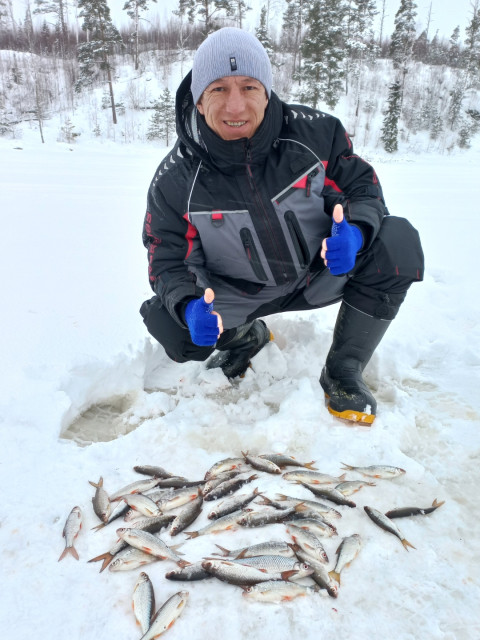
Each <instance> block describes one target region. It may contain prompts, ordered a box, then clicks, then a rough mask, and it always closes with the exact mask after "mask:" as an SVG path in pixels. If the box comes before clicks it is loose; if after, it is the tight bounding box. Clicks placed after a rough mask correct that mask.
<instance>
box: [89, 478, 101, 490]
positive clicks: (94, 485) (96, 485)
mask: <svg viewBox="0 0 480 640" xmlns="http://www.w3.org/2000/svg"><path fill="white" fill-rule="evenodd" d="M88 482H89V484H91V485H92V487H95V488H96V489H98V488H99V487H103V478H102V476H100V480H99V481H98V482H92V481H91V480H89V481H88Z"/></svg>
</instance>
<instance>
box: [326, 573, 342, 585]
mask: <svg viewBox="0 0 480 640" xmlns="http://www.w3.org/2000/svg"><path fill="white" fill-rule="evenodd" d="M328 575H329V576H330V577H331V578H333V580H335V582H338V584H340V574H339V573H338V571H335V570H332V571H329V572H328Z"/></svg>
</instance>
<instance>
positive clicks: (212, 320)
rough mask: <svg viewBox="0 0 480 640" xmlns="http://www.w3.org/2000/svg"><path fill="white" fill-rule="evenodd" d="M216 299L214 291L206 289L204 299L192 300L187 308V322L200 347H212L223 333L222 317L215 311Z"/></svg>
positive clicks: (195, 341) (192, 336) (193, 337)
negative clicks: (214, 302) (214, 303)
mask: <svg viewBox="0 0 480 640" xmlns="http://www.w3.org/2000/svg"><path fill="white" fill-rule="evenodd" d="M214 299H215V294H214V292H213V289H205V295H204V296H203V298H197V299H196V300H190V302H189V303H188V304H187V306H186V307H185V322H186V323H187V326H188V328H189V330H190V336H191V338H192V342H193V343H194V344H196V345H197V346H199V347H212V346H213V345H214V344H215V343H216V342H217V340H218V338H219V337H220V334H221V333H222V332H223V324H222V317H221V316H220V314H218V313H217V312H216V311H214V310H213V301H214Z"/></svg>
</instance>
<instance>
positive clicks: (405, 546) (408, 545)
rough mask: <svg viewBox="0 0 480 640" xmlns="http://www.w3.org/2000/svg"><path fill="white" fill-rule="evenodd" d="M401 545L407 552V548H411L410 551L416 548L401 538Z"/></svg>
mask: <svg viewBox="0 0 480 640" xmlns="http://www.w3.org/2000/svg"><path fill="white" fill-rule="evenodd" d="M402 544H403V546H404V548H405V549H406V550H407V551H408V547H411V548H412V549H415V550H416V547H414V546H413V544H412V543H411V542H409V541H408V540H406V539H405V538H402Z"/></svg>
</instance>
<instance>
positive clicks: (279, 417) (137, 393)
mask: <svg viewBox="0 0 480 640" xmlns="http://www.w3.org/2000/svg"><path fill="white" fill-rule="evenodd" d="M18 147H20V148H18ZM164 153H165V149H163V148H158V149H157V148H154V147H152V146H130V147H127V146H123V145H114V144H108V143H105V144H100V143H99V144H97V145H95V144H94V143H88V144H87V145H85V146H80V145H79V146H68V145H63V144H55V143H53V144H50V145H44V146H42V145H40V144H39V143H38V142H37V141H36V140H33V139H28V138H27V139H25V140H20V141H13V142H12V141H5V140H2V141H0V211H1V230H0V261H1V262H0V274H1V275H0V277H1V288H0V291H1V306H2V331H1V351H0V353H1V360H2V369H1V380H0V389H1V392H0V393H1V403H0V404H1V406H0V425H1V426H0V428H1V434H2V437H1V448H0V474H1V478H0V482H1V487H2V509H1V515H0V553H1V567H2V576H3V587H2V602H1V606H0V611H1V613H0V618H1V620H0V628H1V629H2V637H4V638H8V640H26V639H27V638H31V637H32V636H35V637H38V638H49V639H50V640H57V639H58V640H60V638H62V639H63V638H71V639H72V640H77V639H78V640H80V639H82V640H85V639H88V640H89V639H92V640H93V639H94V638H95V640H99V639H103V638H115V639H116V640H124V639H125V640H127V639H129V640H130V639H131V638H139V637H140V635H141V633H140V631H139V629H138V627H137V626H136V624H135V620H134V616H133V613H132V610H131V598H132V592H133V587H134V585H135V582H136V580H137V577H138V574H139V573H140V571H141V570H142V569H137V570H135V571H131V572H119V573H113V572H110V571H108V570H106V571H104V572H103V573H99V571H98V569H99V565H98V564H97V563H93V564H89V563H87V560H89V559H91V558H92V557H94V556H97V555H99V554H101V553H103V552H105V551H107V550H108V549H109V548H110V547H111V546H112V544H113V542H114V541H115V539H116V536H115V530H116V528H117V527H118V526H121V523H120V524H116V523H119V522H120V521H116V523H112V524H111V525H109V526H108V527H105V528H104V529H103V530H101V531H99V532H93V531H92V530H91V529H92V527H93V526H95V525H96V524H98V519H97V518H96V516H95V515H94V513H93V510H92V505H91V498H92V496H93V493H94V489H93V487H92V486H91V485H90V484H89V483H88V481H89V480H91V481H95V482H97V481H98V479H99V477H100V476H103V478H104V485H105V488H106V489H107V491H109V492H113V491H114V490H116V489H118V488H120V487H121V486H123V485H125V484H127V483H128V482H131V481H133V480H136V479H138V477H139V476H138V475H137V474H136V473H135V472H134V471H133V469H132V467H133V466H134V465H135V464H153V465H161V466H164V467H166V468H167V469H168V470H171V471H174V472H176V473H178V474H180V475H183V476H187V477H189V478H191V479H197V478H201V477H203V474H204V473H205V471H206V470H207V469H208V468H209V467H210V466H211V465H212V464H213V463H214V462H215V461H217V460H220V459H221V458H225V457H229V456H238V455H240V452H241V451H242V450H243V451H247V450H248V451H250V452H252V453H268V452H272V451H282V452H285V453H288V454H290V455H294V456H296V457H297V458H299V459H302V460H316V461H317V464H316V466H317V467H318V468H319V469H320V470H322V471H324V472H328V473H333V474H335V475H338V474H339V473H340V469H341V462H345V463H349V464H354V465H370V464H390V465H396V466H400V467H402V468H404V469H405V470H406V474H405V475H404V476H402V477H400V478H398V479H395V480H378V481H377V483H376V486H375V487H366V488H364V489H362V490H361V491H360V492H359V493H357V494H356V495H355V501H356V503H357V508H356V509H349V508H348V507H340V508H339V509H340V511H341V512H342V514H343V517H342V518H341V519H340V520H338V521H337V522H336V525H337V526H338V532H339V535H338V536H337V537H333V538H330V539H328V540H326V541H325V547H326V549H327V552H328V554H329V557H330V559H331V563H330V564H331V565H332V564H333V563H334V559H335V550H336V549H337V547H338V544H339V542H340V540H341V539H342V537H344V536H346V535H350V534H353V533H359V534H360V535H361V536H362V538H363V540H364V545H363V548H362V550H361V552H360V554H359V556H358V557H357V559H356V560H355V561H354V562H353V563H352V565H351V566H350V567H349V568H348V569H346V570H345V571H344V573H343V574H342V585H341V588H340V592H339V595H338V598H337V599H336V600H334V599H332V598H329V597H327V596H325V597H323V596H320V595H317V594H313V595H311V596H308V597H306V598H301V599H297V600H294V601H292V602H288V603H283V604H280V605H274V604H259V603H254V602H250V601H248V600H246V599H245V598H242V597H241V590H240V589H239V588H237V587H234V586H231V585H228V584H224V583H221V582H219V581H216V580H214V579H212V580H209V581H204V582H203V581H202V582H195V583H190V584H183V583H175V582H170V581H168V580H166V579H165V578H164V575H165V573H166V571H167V570H170V569H172V568H173V567H174V565H173V564H172V563H171V562H169V561H165V562H158V563H156V564H152V565H147V566H146V567H144V568H143V570H145V571H146V572H147V573H148V574H149V576H150V578H151V580H152V582H153V584H154V587H155V593H156V598H157V602H158V603H161V602H162V601H164V600H166V599H167V597H168V596H170V595H171V594H173V593H175V592H176V591H179V590H180V589H182V588H186V589H187V590H188V591H189V592H190V598H189V602H188V604H187V607H186V609H185V610H184V612H183V614H182V616H181V618H180V619H179V621H178V622H177V623H176V624H175V625H174V626H173V627H172V629H171V630H169V631H168V636H167V637H169V638H171V639H172V640H174V638H182V639H184V638H194V639H195V640H207V639H210V638H212V637H215V636H217V637H227V638H229V640H237V639H240V638H242V639H243V638H251V639H259V640H260V639H261V638H265V637H275V639H276V640H283V639H285V640H286V639H287V638H288V639H289V640H291V639H293V640H297V639H298V640H299V639H300V638H301V639H302V640H313V639H315V640H317V639H318V638H327V637H328V638H332V637H335V638H337V639H338V640H350V639H351V638H357V639H358V640H366V639H367V638H368V639H369V640H377V639H378V640H380V639H382V640H384V639H385V638H389V637H391V638H396V639H397V640H410V639H417V638H428V639H441V640H476V639H477V638H479V637H480V613H479V608H478V602H479V599H480V585H479V575H480V562H479V551H480V542H479V540H480V526H479V524H478V523H479V507H478V493H477V486H478V482H479V481H480V473H479V465H478V460H479V443H480V411H479V408H478V402H479V392H478V389H479V383H480V375H479V374H480V321H479V319H480V302H479V295H478V266H479V252H478V239H479V234H480V221H479V216H478V202H479V197H480V187H479V182H478V175H479V171H480V153H479V151H478V149H477V150H471V151H469V152H466V153H461V154H460V153H459V154H457V155H454V156H442V157H438V156H437V157H435V156H432V155H423V156H418V157H408V156H393V157H388V158H387V157H386V156H383V155H380V154H373V153H372V154H371V156H370V159H371V161H372V163H373V164H374V166H375V168H376V169H377V172H378V174H379V176H380V179H381V181H382V184H383V187H384V191H385V195H386V199H387V203H388V205H389V209H390V212H391V213H392V214H395V215H405V216H407V217H408V218H409V219H410V220H411V221H412V223H413V224H414V225H415V226H416V227H417V228H418V229H419V231H420V233H421V236H422V240H423V245H424V250H425V255H426V265H427V270H426V277H425V281H424V283H422V284H417V285H414V286H413V287H412V288H411V290H410V293H409V295H408V297H407V300H406V302H405V304H404V306H403V307H402V309H401V311H400V313H399V315H398V318H397V320H396V321H395V322H394V323H392V326H391V328H390V329H389V331H388V333H387V335H386V337H385V339H384V340H383V342H382V343H381V345H380V347H379V348H378V350H377V352H376V353H375V355H374V357H373V359H372V362H371V364H370V366H369V368H368V370H367V374H366V378H367V381H368V382H369V384H370V385H371V386H372V388H373V389H374V390H375V394H376V396H377V399H378V402H379V410H378V417H377V419H376V421H375V423H374V425H373V426H372V427H371V428H365V427H363V428H362V427H347V426H345V425H344V424H341V423H339V422H337V421H336V420H335V419H334V418H333V417H331V416H330V415H329V414H328V412H327V411H326V409H325V407H324V403H323V397H322V393H321V389H320V386H319V384H318V377H319V374H320V370H321V367H322V364H323V362H324V359H325V356H326V353H327V351H328V348H329V344H330V339H331V332H332V328H333V325H334V322H335V316H336V311H337V307H332V308H328V309H325V310H321V311H318V312H314V313H310V312H309V313H298V314H288V315H278V316H274V317H271V318H270V319H269V320H268V324H269V326H270V327H271V329H272V330H273V333H274V334H275V338H276V339H275V342H274V343H272V344H270V345H269V346H268V347H266V348H265V349H264V350H263V351H262V352H261V354H259V355H258V356H257V358H256V359H255V360H254V368H253V370H249V371H248V373H247V376H246V378H245V379H244V380H243V381H241V382H240V383H239V384H238V385H233V386H232V385H230V384H229V383H228V382H227V381H226V380H225V379H224V378H223V376H222V374H221V373H220V372H219V371H206V370H204V368H203V366H202V365H201V364H198V363H188V364H185V365H178V364H174V363H172V362H170V361H168V359H167V358H166V357H165V355H164V354H163V352H162V349H160V348H158V346H157V345H156V344H155V343H154V342H153V341H152V340H151V339H150V338H149V336H148V334H147V332H146V330H145V328H144V325H143V323H142V321H141V318H140V316H139V314H138V308H139V306H140V304H141V302H142V301H143V300H144V299H145V298H147V297H149V296H150V295H151V291H150V288H149V284H148V281H147V275H146V255H145V250H144V248H143V245H142V243H141V226H142V220H143V214H144V204H145V196H146V190H147V188H148V184H149V181H150V179H151V177H152V175H153V172H154V170H155V168H156V166H157V164H158V162H159V161H160V159H161V157H163V155H164ZM367 157H368V154H367ZM95 405H99V407H97V408H96V410H92V411H90V412H89V413H86V414H85V413H84V412H86V411H87V410H88V409H89V408H91V407H92V406H93V407H94V409H95ZM102 409H105V410H106V409H108V410H109V412H108V411H107V413H104V414H102ZM115 411H116V412H117V414H118V415H116V417H115V416H114V415H113V414H114V412H115ZM92 416H93V417H92ZM80 417H81V418H80ZM78 418H80V420H77V419H78ZM62 434H63V436H65V437H62ZM117 436H118V437H117ZM259 475H260V477H259V479H258V481H257V483H256V484H255V485H251V486H252V488H253V486H258V487H259V489H261V490H264V491H265V492H266V494H267V495H269V496H271V497H273V496H274V495H275V492H277V491H279V490H281V491H282V492H284V493H290V494H293V495H298V496H302V497H305V498H307V497H308V498H310V497H311V496H310V495H309V494H308V492H307V491H306V490H305V489H303V488H302V487H296V486H294V485H291V484H289V483H287V482H286V481H285V480H284V479H283V478H279V477H277V476H275V477H274V476H270V475H266V474H262V473H261V474H259ZM347 476H348V478H352V479H353V478H358V477H359V476H358V474H355V473H353V472H349V473H348V474H347ZM434 498H437V499H438V500H445V504H444V505H443V506H442V507H441V508H440V509H439V510H438V511H436V512H434V513H432V514H430V515H428V516H425V517H422V516H419V517H416V518H406V519H402V520H401V521H400V520H398V521H397V523H398V525H399V527H400V529H401V530H402V532H403V533H404V535H405V537H406V538H407V539H408V540H409V541H410V542H411V543H412V544H413V545H414V546H415V547H416V549H415V550H413V549H412V550H410V551H409V552H408V553H407V552H406V551H405V550H404V549H403V548H402V545H401V544H400V542H399V540H398V539H396V538H395V537H393V536H392V535H389V534H387V533H385V532H384V531H382V530H381V529H379V528H377V527H376V526H375V525H374V524H373V523H372V522H371V521H370V520H369V519H368V517H367V516H366V514H365V513H364V510H363V506H364V505H370V506H373V507H375V508H378V509H380V510H382V511H386V510H387V509H391V508H394V507H401V506H411V505H414V506H420V507H426V506H429V505H430V504H431V503H432V501H433V500H434ZM75 505H78V506H80V507H81V509H82V511H83V518H84V523H83V529H82V531H81V533H80V535H79V537H78V539H77V542H76V548H77V550H78V553H79V556H80V560H79V562H76V561H75V560H74V559H73V558H72V557H71V556H67V557H66V558H65V559H64V560H63V561H62V562H60V563H59V562H57V560H58V557H59V556H60V553H61V551H62V550H63V547H64V541H63V538H62V530H63V526H64V522H65V519H66V517H67V515H68V514H69V512H70V510H71V509H72V507H74V506H75ZM209 510H210V509H209V508H208V507H206V508H204V510H203V512H202V514H201V516H200V518H199V520H198V521H197V522H196V523H195V524H194V525H193V526H191V527H190V529H193V530H195V529H198V528H200V526H203V525H204V524H205V523H206V522H207V518H206V514H207V513H208V511H209ZM163 538H164V539H165V541H166V542H167V543H170V539H169V536H168V535H167V534H165V535H164V536H163ZM177 538H178V539H177ZM177 538H175V543H179V542H183V545H182V548H181V551H182V552H183V553H184V557H185V559H187V560H197V559H200V558H202V557H204V556H208V555H210V554H211V553H212V552H214V551H215V549H216V548H215V546H214V545H215V543H217V544H220V545H222V546H225V547H228V548H237V547H240V546H243V545H245V544H247V543H253V542H259V541H261V540H266V539H270V538H275V539H282V540H289V536H288V534H287V533H286V530H285V527H284V526H283V525H270V526H269V527H268V528H265V529H250V530H239V531H236V532H225V533H221V534H218V535H210V536H203V537H200V538H197V539H194V540H191V541H189V540H187V537H186V536H185V535H184V534H180V535H179V536H177Z"/></svg>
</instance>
